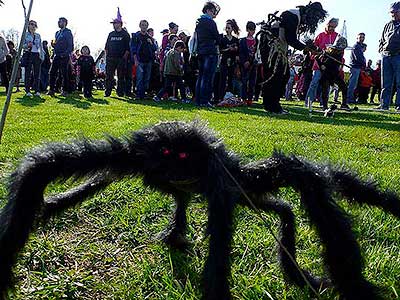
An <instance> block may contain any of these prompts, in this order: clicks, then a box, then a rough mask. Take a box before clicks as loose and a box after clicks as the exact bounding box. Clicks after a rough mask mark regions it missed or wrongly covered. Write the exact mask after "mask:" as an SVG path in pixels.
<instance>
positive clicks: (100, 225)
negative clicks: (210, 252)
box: [0, 89, 400, 300]
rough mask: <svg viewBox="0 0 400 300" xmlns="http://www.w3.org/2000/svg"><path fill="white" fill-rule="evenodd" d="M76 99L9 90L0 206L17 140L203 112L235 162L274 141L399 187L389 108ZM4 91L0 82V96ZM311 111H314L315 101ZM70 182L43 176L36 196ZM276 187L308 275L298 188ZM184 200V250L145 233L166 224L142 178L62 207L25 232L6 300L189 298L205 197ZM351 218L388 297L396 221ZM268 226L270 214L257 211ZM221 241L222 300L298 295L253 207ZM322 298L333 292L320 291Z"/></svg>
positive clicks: (399, 163) (398, 128)
mask: <svg viewBox="0 0 400 300" xmlns="http://www.w3.org/2000/svg"><path fill="white" fill-rule="evenodd" d="M102 95H103V94H102V93H100V92H99V93H95V98H94V99H91V100H85V99H83V98H81V97H80V96H79V95H73V96H71V97H68V98H63V97H55V98H49V97H47V96H46V97H43V98H42V99H40V98H24V97H23V94H22V93H19V94H14V95H13V100H12V102H11V107H10V110H9V112H8V117H7V123H6V126H5V130H4V134H3V138H2V141H1V145H0V163H1V166H0V174H1V176H2V179H3V181H2V184H1V189H0V196H1V199H2V202H3V204H4V201H5V182H6V176H7V174H9V173H10V172H11V171H12V169H13V167H14V166H15V165H16V164H17V162H18V160H19V159H20V158H21V157H22V156H23V155H24V153H26V152H27V151H28V150H29V149H31V148H32V147H34V146H37V145H40V144H42V143H44V142H47V141H68V140H71V139H74V138H77V137H80V136H82V135H85V136H88V137H90V138H96V139H101V138H103V136H104V133H109V134H112V135H115V136H122V135H124V134H126V133H127V132H128V131H130V130H136V129H138V128H141V127H142V126H144V125H148V124H154V123H156V122H158V121H162V120H193V119H196V118H197V119H201V120H204V121H207V122H208V123H209V126H210V127H212V128H213V129H215V130H216V131H217V132H218V133H219V134H220V136H221V137H223V139H224V141H225V143H226V144H227V145H228V146H229V148H230V149H232V150H234V151H235V152H237V153H240V154H241V155H242V157H243V159H245V160H248V161H250V160H255V159H260V158H263V157H268V156H270V155H271V154H272V151H273V150H274V149H279V150H281V151H283V152H285V153H294V154H296V155H299V156H302V157H305V158H307V159H309V160H312V161H317V162H321V163H326V162H331V163H333V164H340V165H345V166H347V167H349V168H351V169H353V170H355V171H357V172H358V173H359V174H360V175H361V176H362V177H363V178H368V177H372V178H374V179H375V180H376V181H377V182H378V183H379V184H380V185H381V186H382V187H383V188H390V189H393V190H395V191H397V192H398V193H400V151H399V149H400V114H394V113H379V112H373V111H372V110H371V106H362V107H361V109H360V111H358V112H350V113H348V112H338V113H336V114H335V117H334V118H332V119H327V118H324V117H323V115H322V114H321V113H314V114H313V115H311V116H310V115H309V113H308V111H307V109H306V108H304V107H303V105H302V103H301V102H296V101H293V102H284V106H285V107H286V108H288V110H289V111H290V114H289V115H283V116H280V115H273V114H267V113H265V112H264V111H263V110H262V106H261V105H260V104H257V103H256V104H255V105H253V106H252V107H250V108H247V107H243V108H234V109H226V108H223V109H222V108H221V109H219V108H218V109H214V110H208V109H202V110H199V109H197V108H195V107H194V106H192V105H187V104H180V103H170V102H168V103H167V102H165V103H154V102H153V101H151V100H144V101H133V100H129V101H128V100H127V99H122V98H118V97H114V96H113V97H110V98H103V96H102ZM4 100H5V93H4V89H0V103H1V104H3V103H4ZM315 108H318V107H317V106H316V107H315ZM70 185H71V183H70V182H67V183H65V184H52V185H51V186H50V187H49V188H48V191H47V192H48V193H54V192H59V191H62V190H65V189H66V187H68V186H70ZM280 196H281V197H282V198H284V199H286V200H287V201H289V202H290V203H292V204H293V206H294V207H295V211H296V214H297V215H298V216H299V218H298V221H297V224H298V226H299V229H298V238H297V246H298V249H299V252H298V255H299V261H300V264H301V265H302V266H304V267H305V268H307V269H309V270H312V271H313V272H315V273H317V274H322V273H323V268H322V267H321V263H322V262H321V255H320V253H321V250H322V247H321V246H320V243H319V241H318V238H317V236H316V235H315V233H314V231H313V229H312V228H310V227H309V225H308V221H307V218H306V216H305V214H304V211H302V210H301V208H300V205H299V199H298V196H297V195H296V194H295V193H294V192H293V190H290V189H282V190H281V192H280ZM200 200H201V199H200V197H195V198H194V199H193V202H194V204H193V206H191V208H190V210H189V224H190V225H189V233H188V236H189V239H190V240H191V241H193V248H192V252H191V254H190V255H188V256H185V255H182V254H180V253H177V252H174V251H170V250H169V249H168V248H167V247H166V246H164V245H163V244H162V243H160V242H159V241H157V240H155V236H156V235H157V233H158V232H160V231H161V230H162V229H163V228H164V227H165V226H166V224H167V223H168V220H169V217H170V214H171V211H172V208H173V207H172V201H171V199H170V198H168V197H166V196H164V195H161V194H159V193H156V192H153V191H151V190H149V189H147V188H145V187H143V185H142V183H141V181H140V179H137V180H133V181H128V180H126V181H121V182H116V183H114V184H112V185H111V186H110V187H109V188H107V189H106V190H105V191H103V192H102V193H100V194H98V195H97V196H95V197H94V198H93V199H90V200H88V201H86V202H85V203H84V204H83V205H82V206H80V207H78V208H75V209H71V210H69V211H67V212H66V213H64V214H62V215H61V216H60V217H57V218H54V219H53V220H52V221H51V222H50V223H49V224H47V225H46V226H42V227H40V228H39V229H38V230H37V231H36V232H35V234H34V235H32V237H31V239H30V241H29V243H28V244H27V246H26V247H25V249H24V251H23V253H21V255H20V256H19V259H18V263H17V265H16V267H15V273H16V276H17V279H18V281H17V286H16V291H15V292H14V293H12V294H10V296H11V298H12V299H133V298H137V299H198V298H199V295H200V292H201V286H200V282H201V270H202V267H203V264H204V260H205V257H206V254H207V239H206V238H205V237H204V232H205V226H206V205H205V204H204V203H203V202H200ZM341 205H342V206H343V207H344V208H345V209H346V210H347V211H348V212H349V213H350V214H351V216H352V217H353V219H354V225H355V231H356V233H357V236H358V239H359V242H360V244H361V248H362V251H363V254H364V256H365V276H366V277H367V278H368V279H369V280H370V281H372V282H374V283H376V284H377V285H379V286H382V287H383V290H384V293H385V295H386V299H400V255H399V253H400V242H399V241H400V230H399V229H400V220H396V219H394V218H393V217H391V216H388V215H385V214H383V213H382V212H381V211H380V210H377V209H371V208H368V207H354V206H353V207H349V206H348V205H347V204H345V203H343V204H341ZM266 217H267V220H268V222H269V223H270V225H271V226H272V228H274V229H275V230H276V231H277V230H278V223H279V220H278V219H277V218H276V216H274V215H266ZM236 220H237V224H236V232H235V235H234V243H233V250H232V283H231V287H232V288H231V290H232V294H233V296H234V299H296V300H297V299H309V298H310V295H309V294H308V293H307V292H305V291H301V290H300V289H299V288H296V287H292V286H289V285H287V284H285V282H284V280H283V276H282V274H281V272H280V270H279V267H278V264H277V259H276V247H275V245H274V241H273V238H272V236H271V235H270V234H269V233H268V231H267V230H266V228H265V225H264V224H263V222H262V221H261V220H260V218H259V217H258V216H256V215H255V214H254V213H252V212H250V211H248V210H245V209H238V210H237V211H236ZM321 298H322V299H337V295H336V294H335V293H334V292H332V291H325V292H324V293H323V294H322V296H321Z"/></svg>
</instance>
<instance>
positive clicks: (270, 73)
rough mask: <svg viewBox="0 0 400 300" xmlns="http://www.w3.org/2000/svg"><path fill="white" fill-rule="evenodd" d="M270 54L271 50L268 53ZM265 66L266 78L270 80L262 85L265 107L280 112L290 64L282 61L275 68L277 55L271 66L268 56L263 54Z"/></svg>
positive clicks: (267, 109) (270, 110)
mask: <svg viewBox="0 0 400 300" xmlns="http://www.w3.org/2000/svg"><path fill="white" fill-rule="evenodd" d="M267 55H269V51H268V54H267ZM261 59H262V62H263V67H264V79H265V80H268V81H267V82H266V83H264V85H263V87H262V96H263V105H264V109H265V110H266V111H269V112H275V113H279V112H281V111H282V106H281V104H280V103H279V100H280V98H281V97H282V96H283V95H284V93H285V90H286V84H287V82H288V80H289V76H290V73H289V66H288V65H287V63H283V62H282V61H281V62H279V63H278V67H277V68H276V70H275V72H274V68H275V62H276V59H277V57H276V56H274V57H273V58H272V63H271V66H270V65H269V63H268V56H266V57H265V56H264V55H262V56H261Z"/></svg>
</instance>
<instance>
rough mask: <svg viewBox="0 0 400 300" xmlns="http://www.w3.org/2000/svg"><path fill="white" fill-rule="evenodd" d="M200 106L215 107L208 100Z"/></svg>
mask: <svg viewBox="0 0 400 300" xmlns="http://www.w3.org/2000/svg"><path fill="white" fill-rule="evenodd" d="M200 107H205V108H214V105H212V104H211V103H210V102H207V103H205V104H200Z"/></svg>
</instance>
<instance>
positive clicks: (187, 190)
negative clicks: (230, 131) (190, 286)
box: [0, 122, 400, 300]
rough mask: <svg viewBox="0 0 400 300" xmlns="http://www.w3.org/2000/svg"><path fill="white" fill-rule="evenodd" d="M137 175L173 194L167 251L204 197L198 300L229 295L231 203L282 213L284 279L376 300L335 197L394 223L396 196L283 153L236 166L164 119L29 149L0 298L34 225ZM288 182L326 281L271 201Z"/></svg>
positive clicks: (198, 133) (3, 240)
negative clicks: (195, 200) (309, 264)
mask: <svg viewBox="0 0 400 300" xmlns="http://www.w3.org/2000/svg"><path fill="white" fill-rule="evenodd" d="M86 176H87V177H88V179H87V181H86V182H84V183H83V184H81V185H80V186H78V187H76V188H74V189H72V190H70V191H67V192H65V193H62V194H60V195H57V196H52V197H49V198H47V199H44V196H43V192H44V190H45V188H46V186H47V185H48V184H49V183H50V182H52V181H54V180H57V179H68V178H71V177H75V178H82V177H86ZM134 176H142V177H143V183H144V184H145V185H146V186H149V187H152V188H155V189H157V190H159V191H161V192H163V193H166V194H171V195H173V196H174V198H175V201H176V210H175V213H174V217H173V220H172V222H171V224H170V226H169V227H168V228H167V229H166V231H165V232H164V235H163V239H164V241H165V242H166V243H167V244H169V245H171V246H172V247H176V248H184V247H185V246H186V245H187V240H186V238H185V231H186V209H187V206H188V204H189V199H190V195H191V194H192V193H199V194H202V195H204V197H205V198H206V199H207V200H208V228H207V232H208V234H209V236H210V237H209V256H208V258H207V261H206V263H205V268H204V274H203V284H204V285H203V298H204V299H229V298H230V291H229V285H228V280H229V277H230V263H229V254H230V247H231V238H232V230H233V229H232V227H233V225H232V224H233V210H234V208H235V206H236V204H240V205H244V206H249V207H251V208H257V209H260V210H263V211H271V212H274V213H276V214H277V215H279V217H280V220H281V227H280V244H279V245H280V247H279V254H280V256H279V261H280V264H281V268H282V270H283V273H284V274H285V276H286V278H287V279H288V281H290V282H292V283H294V284H296V285H298V286H305V285H306V284H307V285H309V286H310V287H312V288H314V289H318V288H320V287H321V286H328V285H329V284H333V286H334V287H336V289H337V290H338V292H339V293H340V294H341V295H343V296H344V297H345V298H346V299H347V300H354V299H379V294H378V292H377V290H376V288H375V287H374V286H373V285H372V284H371V283H369V282H368V281H367V280H365V279H364V277H363V275H362V257H361V254H360V249H359V246H358V243H357V241H356V239H355V237H354V235H353V232H352V228H351V222H350V221H349V218H348V217H347V215H346V214H345V213H344V212H343V210H342V209H341V208H340V207H339V206H338V205H337V204H336V203H335V201H334V200H333V198H332V193H333V192H337V193H339V194H341V195H342V196H344V197H345V198H347V199H348V200H349V201H351V202H355V203H359V204H363V203H365V204H369V205H373V206H378V207H381V208H383V209H384V210H387V211H388V212H390V213H392V214H393V215H395V216H397V217H400V201H399V199H398V197H397V196H396V195H395V194H394V193H391V192H381V191H379V190H378V189H377V188H376V186H375V185H374V184H373V183H369V182H363V181H361V180H360V179H358V178H357V177H356V176H354V175H352V174H351V173H349V172H345V171H342V170H339V169H334V168H330V167H327V166H317V165H314V164H311V163H308V162H305V161H303V160H300V159H298V158H296V157H294V156H285V155H283V154H281V153H275V154H274V155H273V156H272V157H271V158H268V159H265V160H261V161H257V162H253V163H250V164H242V163H241V162H240V160H239V158H238V156H237V155H235V154H234V153H232V152H228V151H227V150H226V149H225V146H224V144H223V143H222V141H221V140H220V139H218V138H217V137H216V136H215V135H214V134H213V133H212V132H211V131H210V130H209V129H208V128H207V127H206V126H205V125H202V124H200V123H199V122H191V123H184V122H165V123H160V124H157V125H155V126H152V127H149V128H145V129H142V130H139V131H135V132H132V133H131V134H130V135H129V136H127V137H126V138H123V139H116V138H113V137H108V138H107V139H106V140H103V141H91V140H85V139H84V140H78V141H75V142H72V143H70V144H65V143H51V144H48V145H45V146H44V147H41V148H38V149H36V150H33V151H32V152H30V153H29V154H28V155H27V156H26V157H25V158H24V159H23V160H22V162H21V163H20V165H19V166H18V167H17V169H16V171H15V172H14V173H13V174H12V175H11V176H10V182H9V194H8V195H9V198H8V203H7V204H6V206H5V207H4V209H3V210H2V212H1V215H0V270H1V271H0V292H2V293H3V295H5V292H6V291H7V289H8V288H9V287H10V285H11V281H12V280H11V277H12V272H11V270H12V266H13V264H14V262H15V259H16V255H17V253H18V252H19V251H20V250H21V249H22V248H23V246H24V244H25V243H26V241H27V238H28V236H29V234H30V232H31V231H32V230H33V228H34V227H35V225H37V224H38V221H39V220H46V218H48V217H49V216H52V215H55V214H57V213H58V212H61V211H63V210H64V209H66V208H68V207H71V206H74V205H76V204H78V203H80V202H82V201H83V200H84V199H85V198H87V197H89V196H91V195H93V194H94V193H96V192H97V191H99V190H101V189H103V188H105V187H106V186H107V185H108V184H109V183H111V182H112V181H114V180H117V179H121V178H123V177H134ZM286 186H290V187H293V188H294V189H295V190H296V191H298V192H299V193H300V195H301V201H302V203H303V205H304V206H305V208H306V210H307V212H308V215H309V218H310V220H311V223H312V224H313V225H314V226H315V228H316V230H317V232H318V233H319V236H320V239H321V242H322V243H323V245H324V249H325V250H324V261H325V264H326V266H327V270H328V272H329V275H330V279H329V280H328V279H319V278H316V277H314V276H313V275H312V274H310V273H309V272H307V271H305V270H302V269H301V268H300V267H299V266H298V264H297V263H296V261H295V258H296V249H295V220H294V214H293V212H292V209H291V207H290V206H289V205H288V204H287V203H285V202H283V201H281V200H272V199H273V198H271V197H269V196H271V195H273V194H274V193H277V191H278V189H279V188H280V187H286ZM248 196H249V197H250V198H251V199H252V204H250V202H249V201H248V200H249V198H247V197H248ZM253 205H254V206H253Z"/></svg>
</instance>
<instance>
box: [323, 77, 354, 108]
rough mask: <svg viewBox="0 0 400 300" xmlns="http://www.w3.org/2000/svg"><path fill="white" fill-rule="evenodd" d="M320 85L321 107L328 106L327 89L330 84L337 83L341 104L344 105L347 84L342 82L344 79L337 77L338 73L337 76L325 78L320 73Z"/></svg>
mask: <svg viewBox="0 0 400 300" xmlns="http://www.w3.org/2000/svg"><path fill="white" fill-rule="evenodd" d="M319 83H320V85H321V89H322V94H321V103H322V107H323V109H327V108H328V99H329V89H330V87H331V85H333V84H335V83H336V84H337V85H338V87H339V91H341V93H342V105H345V104H346V103H347V101H346V98H347V85H346V83H345V82H344V80H343V79H342V78H341V77H339V74H337V76H332V77H329V78H327V77H326V76H324V74H322V77H321V80H320V82H319Z"/></svg>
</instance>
